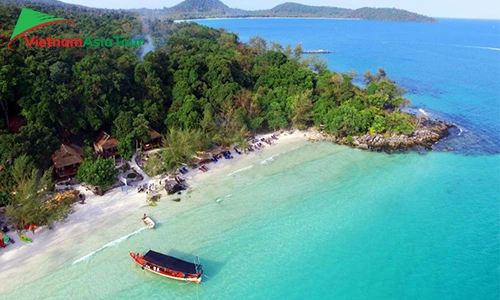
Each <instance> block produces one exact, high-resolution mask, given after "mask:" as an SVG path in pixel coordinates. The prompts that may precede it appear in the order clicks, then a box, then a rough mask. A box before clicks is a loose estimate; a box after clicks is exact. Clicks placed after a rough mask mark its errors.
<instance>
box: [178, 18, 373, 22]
mask: <svg viewBox="0 0 500 300" xmlns="http://www.w3.org/2000/svg"><path fill="white" fill-rule="evenodd" d="M240 19H284V20H287V19H304V20H345V21H360V20H364V19H359V18H326V17H228V18H224V17H217V18H202V19H181V20H174V23H182V22H191V21H193V22H194V21H217V20H240Z"/></svg>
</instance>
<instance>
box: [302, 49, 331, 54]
mask: <svg viewBox="0 0 500 300" xmlns="http://www.w3.org/2000/svg"><path fill="white" fill-rule="evenodd" d="M331 53H333V52H332V51H330V50H305V51H302V54H331Z"/></svg>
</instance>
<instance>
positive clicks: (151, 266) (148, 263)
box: [129, 250, 203, 283]
mask: <svg viewBox="0 0 500 300" xmlns="http://www.w3.org/2000/svg"><path fill="white" fill-rule="evenodd" d="M129 254H130V257H132V259H133V260H135V262H136V263H138V264H139V265H141V267H142V269H143V270H147V271H149V272H152V273H155V274H157V275H160V276H164V277H168V278H171V279H175V280H181V281H187V282H194V283H200V282H201V278H202V276H203V269H202V267H201V264H200V260H199V259H198V256H197V257H196V260H195V262H193V263H190V262H187V261H184V260H181V259H178V258H175V257H173V256H169V255H165V254H162V253H159V252H156V251H153V250H149V251H148V253H146V254H144V255H142V254H139V253H133V252H129Z"/></svg>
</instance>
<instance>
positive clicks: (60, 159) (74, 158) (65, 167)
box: [52, 144, 83, 178]
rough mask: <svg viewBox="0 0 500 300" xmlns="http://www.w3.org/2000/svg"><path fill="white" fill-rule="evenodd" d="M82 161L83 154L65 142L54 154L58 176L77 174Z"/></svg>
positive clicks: (53, 159)
mask: <svg viewBox="0 0 500 300" xmlns="http://www.w3.org/2000/svg"><path fill="white" fill-rule="evenodd" d="M82 161H83V157H82V155H81V154H80V153H78V152H77V151H76V150H75V149H73V148H72V147H70V146H68V145H65V144H62V145H61V147H60V148H59V150H57V151H56V152H55V153H54V154H53V155H52V162H53V164H54V169H55V171H56V176H57V177H58V178H64V177H70V176H74V175H76V173H77V172H78V167H79V166H80V164H81V163H82Z"/></svg>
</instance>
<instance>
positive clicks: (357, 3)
mask: <svg viewBox="0 0 500 300" xmlns="http://www.w3.org/2000/svg"><path fill="white" fill-rule="evenodd" d="M62 1H63V2H67V3H75V4H81V5H85V6H91V7H100V8H140V7H147V8H163V7H171V6H174V5H176V4H177V3H180V2H181V0H141V1H137V0H62ZM222 2H224V3H225V4H226V5H228V6H229V7H233V8H243V9H266V8H271V7H274V6H275V5H278V4H281V3H283V2H298V3H303V4H309V5H326V6H338V7H345V8H360V7H364V6H369V7H395V8H401V9H406V10H409V11H413V12H417V13H421V14H424V15H428V16H431V17H445V18H481V19H500V1H499V0H474V1H471V0H252V1H241V0H222Z"/></svg>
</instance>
